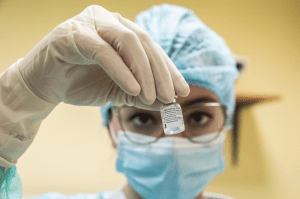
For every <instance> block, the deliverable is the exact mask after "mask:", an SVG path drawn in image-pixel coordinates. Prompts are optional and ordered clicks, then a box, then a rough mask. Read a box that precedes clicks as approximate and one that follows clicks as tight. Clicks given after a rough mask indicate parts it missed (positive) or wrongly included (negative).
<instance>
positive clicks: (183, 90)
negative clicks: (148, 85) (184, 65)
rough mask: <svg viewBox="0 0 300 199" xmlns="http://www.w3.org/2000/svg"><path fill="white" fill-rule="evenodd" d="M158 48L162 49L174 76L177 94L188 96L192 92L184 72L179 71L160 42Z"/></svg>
mask: <svg viewBox="0 0 300 199" xmlns="http://www.w3.org/2000/svg"><path fill="white" fill-rule="evenodd" d="M156 45H157V48H158V49H159V50H160V52H161V54H162V56H163V58H164V60H165V62H166V63H167V66H168V69H169V72H170V74H171V77H172V81H173V85H174V89H175V92H176V94H177V95H179V96H181V97H186V96H188V95H189V94H190V87H189V85H188V83H187V82H186V81H185V79H184V77H183V76H182V74H181V73H180V72H179V70H178V69H177V67H176V66H175V64H174V63H173V62H172V60H171V59H170V57H169V56H168V55H167V54H166V53H165V51H164V50H163V49H162V47H161V46H160V45H158V44H156Z"/></svg>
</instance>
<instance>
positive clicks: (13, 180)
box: [0, 166, 234, 199]
mask: <svg viewBox="0 0 300 199" xmlns="http://www.w3.org/2000/svg"><path fill="white" fill-rule="evenodd" d="M0 185H1V187H0V199H21V198H22V183H21V179H20V176H19V174H18V172H17V168H16V166H13V167H11V168H9V169H7V170H6V171H5V169H4V167H0ZM115 193H116V192H115ZM113 194H114V192H112V191H103V192H101V193H95V194H83V193H79V194H76V195H73V196H66V195H63V194H61V193H57V192H49V193H46V194H44V195H41V196H39V197H37V198H35V199H109V198H110V197H111V196H112V195H113ZM204 195H205V196H206V197H207V198H208V199H234V198H232V197H228V196H225V195H221V194H213V193H206V192H204ZM118 196H119V195H118Z"/></svg>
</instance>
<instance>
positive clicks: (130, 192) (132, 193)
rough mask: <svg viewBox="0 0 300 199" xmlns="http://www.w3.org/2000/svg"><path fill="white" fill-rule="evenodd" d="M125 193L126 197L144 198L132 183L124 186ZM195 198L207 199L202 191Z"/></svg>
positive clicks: (131, 198) (132, 198)
mask: <svg viewBox="0 0 300 199" xmlns="http://www.w3.org/2000/svg"><path fill="white" fill-rule="evenodd" d="M123 193H124V195H125V196H126V198H130V199H143V197H142V196H140V195H139V194H138V193H137V192H136V191H135V190H134V189H133V188H132V187H131V186H130V184H128V183H127V184H126V186H125V187H124V188H123ZM195 199H207V198H206V197H204V196H203V195H202V193H200V194H199V195H198V196H197V197H196V198H195Z"/></svg>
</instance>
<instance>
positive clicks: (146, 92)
mask: <svg viewBox="0 0 300 199" xmlns="http://www.w3.org/2000/svg"><path fill="white" fill-rule="evenodd" d="M18 67H19V70H20V72H21V75H22V77H23V79H24V81H25V83H26V84H27V86H28V87H29V88H30V89H31V90H32V92H33V93H35V94H36V95H37V96H39V97H40V98H42V99H43V100H46V101H49V102H54V103H60V102H64V103H66V104H73V105H81V106H101V105H104V104H106V103H107V102H111V103H112V104H113V105H128V106H135V107H138V108H143V109H149V110H159V108H160V107H161V106H162V104H163V103H170V102H172V100H173V99H174V96H175V92H176V93H177V95H179V96H182V97H185V96H187V95H188V94H189V91H190V90H189V86H188V84H187V83H186V81H185V80H184V78H183V76H182V75H181V74H180V72H179V71H178V70H177V68H176V66H175V65H174V64H173V62H172V61H171V59H170V58H169V57H168V56H167V55H166V53H165V52H164V51H163V49H162V48H161V47H160V46H159V45H158V44H157V43H155V42H154V41H153V40H152V38H151V37H150V36H149V34H148V33H147V32H146V31H144V30H143V29H141V28H140V27H139V26H138V25H136V24H134V23H133V22H131V21H130V20H128V19H125V18H123V17H121V16H120V15H119V14H118V13H111V12H109V11H107V10H106V9H104V8H103V7H101V6H96V5H92V6H89V7H87V8H86V9H85V10H83V12H81V13H80V14H79V15H76V16H75V17H73V18H71V19H69V20H67V21H65V22H63V23H62V24H60V25H58V26H57V27H56V28H55V29H54V30H53V31H51V32H50V33H49V34H48V35H47V36H46V37H45V38H44V39H43V40H42V41H41V42H39V43H38V45H37V46H35V47H34V48H33V49H32V50H31V51H30V52H29V54H28V55H26V56H25V57H24V58H23V59H22V60H21V61H20V62H18Z"/></svg>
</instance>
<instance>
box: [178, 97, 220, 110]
mask: <svg viewBox="0 0 300 199" xmlns="http://www.w3.org/2000/svg"><path fill="white" fill-rule="evenodd" d="M203 102H218V101H217V100H215V99H213V98H211V97H199V98H196V99H192V100H190V101H187V102H185V103H183V104H182V105H181V107H182V108H185V107H188V106H192V105H194V104H197V103H203Z"/></svg>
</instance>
